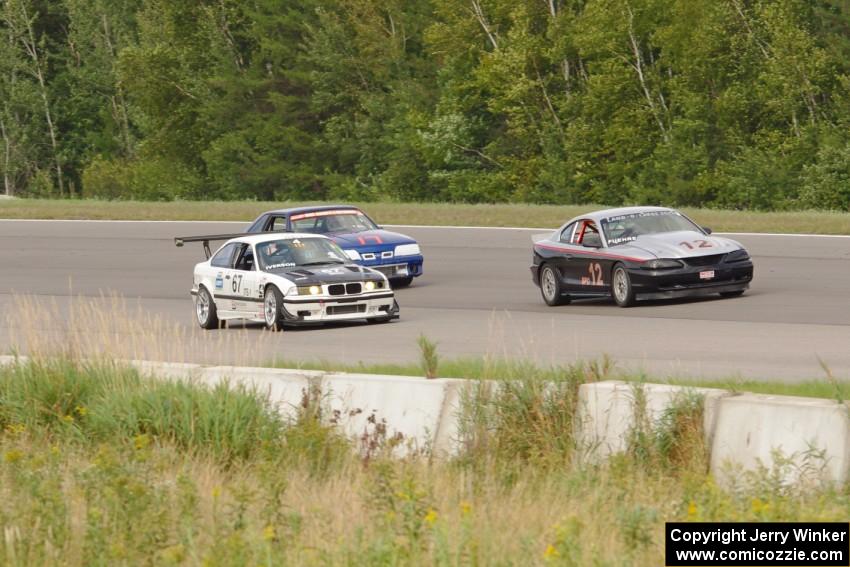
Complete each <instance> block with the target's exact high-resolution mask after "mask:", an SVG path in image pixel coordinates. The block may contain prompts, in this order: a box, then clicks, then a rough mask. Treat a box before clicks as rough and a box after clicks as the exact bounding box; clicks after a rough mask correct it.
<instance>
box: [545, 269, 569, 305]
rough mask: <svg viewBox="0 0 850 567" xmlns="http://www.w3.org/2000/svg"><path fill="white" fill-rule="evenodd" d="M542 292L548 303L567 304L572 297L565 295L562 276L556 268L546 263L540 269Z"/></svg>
mask: <svg viewBox="0 0 850 567" xmlns="http://www.w3.org/2000/svg"><path fill="white" fill-rule="evenodd" d="M540 293H541V295H543V301H545V302H546V305H553V306H554V305H566V304H567V303H569V302H570V298H569V297H566V296H564V295H563V292H562V290H561V278H560V277H558V274H557V273H556V272H555V268H553V267H552V266H549V265H548V264H544V265H543V268H542V269H541V270H540Z"/></svg>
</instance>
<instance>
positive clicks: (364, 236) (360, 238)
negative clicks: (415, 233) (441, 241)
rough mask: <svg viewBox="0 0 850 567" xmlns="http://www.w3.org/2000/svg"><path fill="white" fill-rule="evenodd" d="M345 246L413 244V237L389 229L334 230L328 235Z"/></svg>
mask: <svg viewBox="0 0 850 567" xmlns="http://www.w3.org/2000/svg"><path fill="white" fill-rule="evenodd" d="M326 236H327V237H328V238H330V239H332V240H333V241H334V242H336V243H337V244H339V245H340V246H341V247H343V248H360V247H363V246H375V245H382V244H387V245H392V246H395V245H397V244H413V243H415V242H416V240H414V239H413V238H410V237H409V236H406V235H404V234H399V233H398V232H391V231H389V230H384V229H382V228H381V229H377V230H361V231H360V232H332V233H329V234H327V235H326Z"/></svg>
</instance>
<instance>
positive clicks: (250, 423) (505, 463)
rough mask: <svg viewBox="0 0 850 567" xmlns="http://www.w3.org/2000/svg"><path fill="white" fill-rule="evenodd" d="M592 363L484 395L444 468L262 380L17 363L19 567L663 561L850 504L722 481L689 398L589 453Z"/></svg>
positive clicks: (11, 456) (1, 433)
mask: <svg viewBox="0 0 850 567" xmlns="http://www.w3.org/2000/svg"><path fill="white" fill-rule="evenodd" d="M588 372H590V374H588ZM592 373H593V370H590V367H587V366H576V367H572V368H570V369H566V370H565V371H564V372H561V373H560V374H559V376H558V382H557V383H556V387H555V388H541V384H540V383H539V381H536V380H535V379H534V378H533V377H526V379H525V380H523V381H522V383H521V384H518V385H516V386H515V387H514V388H507V389H504V388H503V389H501V390H499V391H498V392H493V391H490V392H487V393H481V394H480V395H479V394H476V395H474V396H472V397H470V398H469V399H468V400H466V401H465V407H466V409H465V410H464V411H465V416H466V423H467V427H466V428H465V430H464V435H465V440H466V441H467V443H466V445H465V446H464V447H465V448H464V450H463V452H462V454H461V455H459V457H458V458H457V459H455V460H452V461H440V460H433V459H430V458H427V456H420V455H417V456H410V457H408V458H405V459H390V458H387V457H386V454H385V453H381V452H380V451H378V452H377V453H375V452H373V453H372V454H371V455H370V458H369V459H368V460H366V459H364V458H363V456H362V453H360V452H359V451H357V450H356V447H355V446H354V444H353V442H351V441H348V440H345V439H343V438H341V437H340V436H338V435H337V434H335V433H334V430H333V428H332V427H331V426H328V425H325V424H323V422H322V421H321V420H320V419H318V417H317V413H316V410H315V408H311V404H312V403H313V402H309V400H308V401H307V402H308V403H305V406H304V407H303V408H301V409H300V410H299V411H298V412H297V414H296V415H295V416H294V417H289V418H287V417H285V416H283V415H281V414H279V413H277V412H276V411H275V409H274V408H273V407H272V406H271V405H269V403H268V401H267V400H265V399H264V398H263V397H262V396H258V395H256V394H255V393H252V392H247V391H239V390H236V391H233V390H226V389H221V390H220V389H208V388H203V387H197V386H187V385H176V384H174V383H170V382H165V381H151V382H147V381H142V380H140V379H139V377H138V376H137V375H136V374H135V373H133V372H132V371H129V370H127V369H123V368H121V367H120V366H116V365H110V364H107V363H101V364H99V365H95V366H86V365H83V364H80V363H78V362H73V361H70V360H67V359H66V360H63V359H53V360H40V361H35V362H32V363H28V364H22V365H21V364H19V365H18V366H14V367H11V368H3V369H0V384H2V388H3V391H2V395H1V396H0V401H2V403H0V424H2V428H0V526H2V528H3V533H4V537H3V538H0V563H2V564H4V565H9V566H10V567H17V566H24V565H43V566H52V565H69V566H76V565H114V564H126V565H147V564H151V565H153V564H155V565H213V566H218V565H222V566H223V565H249V564H250V565H257V564H263V565H351V564H368V565H378V566H382V565H387V566H389V565H410V564H414V565H419V564H427V565H459V564H464V565H466V564H468V565H479V564H482V565H490V564H499V565H548V564H557V565H591V564H605V565H607V564H627V565H658V564H659V563H660V562H661V558H662V557H663V552H664V537H663V534H664V530H663V525H664V522H666V521H721V520H723V521H814V520H821V521H843V520H845V519H846V518H847V516H848V514H850V495H848V492H847V491H846V490H845V489H844V487H836V486H833V485H814V486H812V485H810V486H789V485H786V484H783V483H781V482H780V481H778V480H777V479H779V478H781V477H782V475H780V474H775V473H774V472H773V471H759V472H757V473H752V475H747V474H745V475H742V477H741V479H740V483H739V485H738V486H736V489H735V490H729V491H726V490H723V489H721V488H719V487H718V486H717V485H716V484H715V482H714V481H713V479H712V478H711V476H709V475H708V474H707V473H706V470H705V463H704V460H703V459H702V456H701V455H702V452H703V448H702V447H700V446H699V443H692V442H691V441H692V440H693V439H698V438H700V437H701V433H700V431H699V427H700V424H701V422H702V420H701V417H700V415H699V413H698V412H697V411H695V410H694V409H693V408H694V405H695V404H694V402H693V400H690V399H683V400H682V402H681V403H680V404H678V405H676V406H675V407H674V408H673V409H672V410H671V412H670V414H669V416H667V417H666V418H665V420H664V423H663V424H662V427H660V429H659V430H658V431H651V430H648V429H642V430H641V431H638V432H636V435H635V440H634V442H633V444H632V448H631V450H629V451H627V452H626V453H624V454H623V455H621V456H619V457H617V458H614V459H612V460H611V461H609V462H608V463H607V464H604V465H589V464H584V465H582V464H579V463H578V462H577V461H576V460H574V459H572V458H571V456H572V454H573V451H574V449H575V447H574V442H573V439H572V433H571V432H572V427H571V419H572V416H573V415H574V412H575V407H576V406H575V390H576V387H577V385H578V384H579V383H580V382H581V381H584V380H586V379H588V378H589V377H590V376H592ZM130 400H135V402H132V403H131V402H130ZM139 400H156V403H142V402H139ZM697 405H698V404H697ZM164 408H172V409H173V410H174V411H166V410H165V409H164ZM177 408H182V409H183V411H178V410H177ZM189 408H191V410H190V409H189ZM189 416H191V419H186V418H187V417H189ZM152 424H157V426H156V427H152V426H151V425H152ZM200 430H203V431H207V432H209V434H205V435H199V434H198V431H200ZM694 446H696V448H694ZM217 447H219V448H217ZM240 447H241V449H239V448H240ZM220 448H224V450H221V449H220ZM588 510H592V511H593V513H592V514H588V513H587V511H588ZM506 534H509V536H506Z"/></svg>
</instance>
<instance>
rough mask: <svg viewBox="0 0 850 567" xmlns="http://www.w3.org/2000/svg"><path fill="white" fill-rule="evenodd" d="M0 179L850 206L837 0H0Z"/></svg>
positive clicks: (62, 185) (372, 195)
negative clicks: (193, 0)
mask: <svg viewBox="0 0 850 567" xmlns="http://www.w3.org/2000/svg"><path fill="white" fill-rule="evenodd" d="M0 6H2V10H0V142H2V143H0V172H2V176H3V183H4V188H3V192H5V193H7V194H19V195H30V196H81V195H82V196H95V197H104V198H138V199H173V198H184V199H194V198H207V199H210V198H217V199H222V198H223V199H231V198H251V199H265V200H279V199H359V200H374V199H389V200H422V201H466V202H498V201H527V202H540V203H562V204H565V203H586V202H595V203H608V204H619V203H636V202H641V203H660V204H673V205H689V206H716V207H726V208H756V209H790V208H831V209H840V210H847V209H848V207H850V128H848V127H850V1H848V0H528V1H526V2H516V1H515V0H422V1H419V2H401V1H399V0H381V1H377V0H335V1H334V2H319V1H317V0H299V1H297V2H293V1H290V0H247V1H242V0H198V1H197V2H170V1H168V0H112V1H106V0H2V3H0Z"/></svg>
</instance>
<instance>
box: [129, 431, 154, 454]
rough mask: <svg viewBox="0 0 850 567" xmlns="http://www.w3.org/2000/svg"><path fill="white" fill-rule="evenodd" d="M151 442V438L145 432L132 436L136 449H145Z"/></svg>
mask: <svg viewBox="0 0 850 567" xmlns="http://www.w3.org/2000/svg"><path fill="white" fill-rule="evenodd" d="M150 443H151V438H150V437H148V436H147V435H146V434H144V433H143V434H141V435H136V436H135V437H133V447H135V448H136V450H137V451H141V450H142V449H146V448H147V447H148V445H150Z"/></svg>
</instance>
